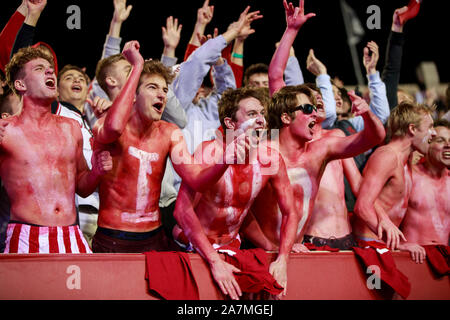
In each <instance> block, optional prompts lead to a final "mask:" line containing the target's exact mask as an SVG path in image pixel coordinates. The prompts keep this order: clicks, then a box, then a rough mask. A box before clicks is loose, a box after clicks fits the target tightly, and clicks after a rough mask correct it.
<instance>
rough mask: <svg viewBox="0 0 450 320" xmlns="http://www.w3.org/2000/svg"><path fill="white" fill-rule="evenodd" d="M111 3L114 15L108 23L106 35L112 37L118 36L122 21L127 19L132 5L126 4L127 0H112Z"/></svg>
mask: <svg viewBox="0 0 450 320" xmlns="http://www.w3.org/2000/svg"><path fill="white" fill-rule="evenodd" d="M113 3H114V15H113V18H112V20H111V24H110V25H109V33H108V35H110V36H111V37H114V38H120V30H121V29H122V23H123V22H124V21H125V20H127V19H128V17H129V15H130V12H131V9H133V6H132V5H131V4H130V5H128V6H127V0H113Z"/></svg>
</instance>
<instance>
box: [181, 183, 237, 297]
mask: <svg viewBox="0 0 450 320" xmlns="http://www.w3.org/2000/svg"><path fill="white" fill-rule="evenodd" d="M194 200H195V191H194V190H192V189H191V188H189V186H188V185H187V184H186V183H185V182H184V181H183V182H182V183H181V187H180V190H179V192H178V197H177V202H176V205H175V211H174V213H173V215H174V217H175V219H176V220H177V223H178V225H179V226H180V227H181V228H182V229H183V232H184V234H185V235H186V237H187V238H188V240H189V242H190V243H191V244H192V245H193V247H194V248H195V250H196V251H197V252H198V253H199V254H200V255H201V256H202V257H203V259H205V261H206V262H207V263H208V265H209V267H210V269H211V274H212V276H213V278H214V280H215V281H216V283H217V285H218V286H219V288H220V290H221V291H222V293H223V294H225V295H229V296H230V298H231V299H233V300H238V299H239V297H240V296H241V295H242V292H241V289H240V287H239V284H238V283H237V281H236V279H235V277H234V275H233V273H234V272H239V271H240V270H239V269H237V268H236V267H234V266H233V265H231V264H229V263H227V262H225V261H224V260H222V259H221V257H220V255H219V254H218V253H217V251H216V250H215V249H214V248H213V247H212V245H211V243H210V242H209V240H208V238H207V237H206V234H205V232H204V230H203V228H202V225H201V224H200V221H199V219H198V217H197V215H196V213H195V211H194V208H193V203H194Z"/></svg>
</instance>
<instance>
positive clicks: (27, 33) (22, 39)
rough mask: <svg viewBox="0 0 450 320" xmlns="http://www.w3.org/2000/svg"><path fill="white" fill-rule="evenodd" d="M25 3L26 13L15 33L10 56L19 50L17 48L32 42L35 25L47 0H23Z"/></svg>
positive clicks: (29, 44)
mask: <svg viewBox="0 0 450 320" xmlns="http://www.w3.org/2000/svg"><path fill="white" fill-rule="evenodd" d="M25 3H26V5H27V15H26V17H25V21H24V22H23V25H22V27H21V28H20V30H19V32H18V33H17V36H16V40H15V42H14V46H13V49H12V50H11V57H12V56H13V55H14V54H15V53H16V52H17V51H19V49H21V48H24V47H28V46H31V45H32V44H33V38H34V32H35V27H36V25H37V23H38V21H39V17H40V16H41V13H42V11H44V9H45V6H46V5H47V0H36V1H31V0H25Z"/></svg>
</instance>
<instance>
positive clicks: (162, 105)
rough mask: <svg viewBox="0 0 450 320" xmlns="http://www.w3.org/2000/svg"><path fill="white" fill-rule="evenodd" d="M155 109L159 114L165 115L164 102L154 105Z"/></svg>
mask: <svg viewBox="0 0 450 320" xmlns="http://www.w3.org/2000/svg"><path fill="white" fill-rule="evenodd" d="M152 107H153V109H155V110H156V112H158V113H159V114H162V113H163V109H164V104H163V103H162V102H157V103H155V104H153V106H152Z"/></svg>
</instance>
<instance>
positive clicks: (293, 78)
mask: <svg viewBox="0 0 450 320" xmlns="http://www.w3.org/2000/svg"><path fill="white" fill-rule="evenodd" d="M279 45H280V42H277V43H276V44H275V46H276V47H278V46H279ZM284 80H285V82H286V85H287V86H297V85H301V84H304V83H305V80H304V79H303V73H302V69H301V68H300V63H299V62H298V59H297V57H296V56H295V50H294V47H292V46H291V49H289V58H288V61H287V63H286V69H284Z"/></svg>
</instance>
